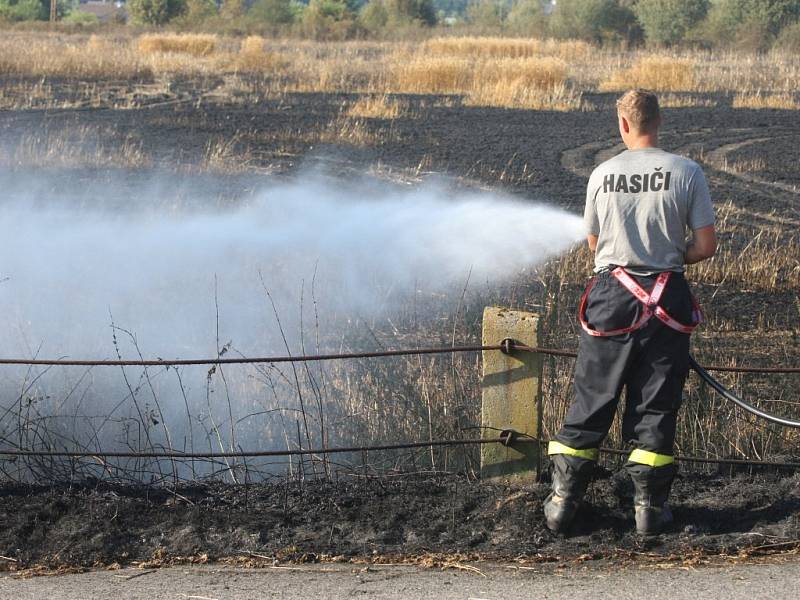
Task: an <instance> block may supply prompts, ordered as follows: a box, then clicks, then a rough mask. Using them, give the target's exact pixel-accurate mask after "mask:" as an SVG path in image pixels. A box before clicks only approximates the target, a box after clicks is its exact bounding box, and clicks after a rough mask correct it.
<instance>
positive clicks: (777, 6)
mask: <svg viewBox="0 0 800 600" xmlns="http://www.w3.org/2000/svg"><path fill="white" fill-rule="evenodd" d="M708 18H709V21H711V22H712V23H713V25H714V26H715V27H717V28H718V29H719V30H721V31H725V32H727V33H728V34H734V33H735V31H736V29H738V28H739V27H740V26H741V25H743V24H745V23H758V24H759V25H761V26H762V27H764V28H765V29H766V30H768V31H769V32H770V33H772V34H777V33H778V32H779V31H780V30H781V29H782V28H783V27H784V26H786V25H788V24H790V23H793V22H795V21H798V20H800V0H715V1H714V3H713V6H712V7H711V10H710V11H709V15H708Z"/></svg>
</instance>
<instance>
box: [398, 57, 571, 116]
mask: <svg viewBox="0 0 800 600" xmlns="http://www.w3.org/2000/svg"><path fill="white" fill-rule="evenodd" d="M566 81H567V64H566V63H565V62H564V61H563V60H561V59H559V58H554V57H532V58H488V59H486V58H478V59H473V60H470V59H467V58H459V57H451V58H441V57H435V58H431V57H428V56H427V55H426V54H425V53H424V52H421V53H420V54H418V55H416V56H415V57H414V58H413V59H411V60H408V61H402V62H399V63H398V64H397V66H396V68H395V70H394V72H393V75H392V78H391V79H390V83H389V88H390V89H391V91H394V92H406V93H415V94H462V95H464V96H466V103H467V104H472V105H490V106H501V107H515V108H537V109H538V108H546V109H553V110H574V109H577V108H578V107H579V104H580V95H579V94H576V93H575V92H574V91H573V90H571V89H569V88H568V87H567V85H566Z"/></svg>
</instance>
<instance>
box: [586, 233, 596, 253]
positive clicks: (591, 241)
mask: <svg viewBox="0 0 800 600" xmlns="http://www.w3.org/2000/svg"><path fill="white" fill-rule="evenodd" d="M586 241H587V242H588V243H589V250H591V251H592V252H594V251H596V250H597V236H596V235H592V234H591V233H590V234H589V235H587V236H586Z"/></svg>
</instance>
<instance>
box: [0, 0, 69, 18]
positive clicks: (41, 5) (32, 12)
mask: <svg viewBox="0 0 800 600" xmlns="http://www.w3.org/2000/svg"><path fill="white" fill-rule="evenodd" d="M77 5H78V0H58V4H57V11H58V18H59V19H60V18H62V17H65V16H66V15H68V14H69V13H70V12H72V11H73V10H75V8H76V7H77ZM49 18H50V0H0V19H5V20H7V21H46V20H48V19H49Z"/></svg>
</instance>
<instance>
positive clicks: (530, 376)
mask: <svg viewBox="0 0 800 600" xmlns="http://www.w3.org/2000/svg"><path fill="white" fill-rule="evenodd" d="M482 338H483V345H484V346H491V345H495V344H499V343H500V342H501V341H502V340H504V339H506V338H511V339H512V340H514V341H515V342H517V343H519V344H524V345H526V346H537V345H538V338H539V316H538V315H536V314H534V313H530V312H524V311H519V310H509V309H505V308H497V307H487V308H486V309H484V311H483V336H482ZM541 380H542V356H541V355H540V354H535V353H533V352H514V353H512V355H508V354H504V353H502V352H499V351H497V350H487V351H484V352H483V384H482V404H481V425H482V426H483V427H484V429H483V430H482V431H483V437H498V436H499V434H500V431H499V430H503V429H514V430H515V431H518V432H519V433H524V434H527V435H529V436H532V437H535V438H537V439H538V438H539V433H540V431H541V414H542V411H541V408H542V388H541ZM539 466H540V448H539V444H532V443H517V444H515V443H513V442H512V443H511V444H510V445H509V446H504V445H502V444H483V445H481V478H483V479H497V480H505V481H515V482H522V481H535V480H536V478H537V477H538V474H539Z"/></svg>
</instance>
